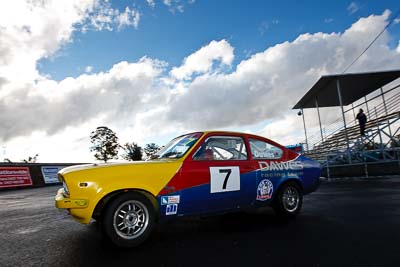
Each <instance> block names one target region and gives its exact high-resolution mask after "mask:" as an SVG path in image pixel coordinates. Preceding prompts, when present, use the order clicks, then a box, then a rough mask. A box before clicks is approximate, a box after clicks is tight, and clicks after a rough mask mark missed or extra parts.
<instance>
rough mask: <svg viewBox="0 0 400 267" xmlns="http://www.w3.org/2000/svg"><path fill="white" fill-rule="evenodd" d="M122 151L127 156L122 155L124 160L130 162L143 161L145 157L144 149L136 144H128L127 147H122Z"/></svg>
mask: <svg viewBox="0 0 400 267" xmlns="http://www.w3.org/2000/svg"><path fill="white" fill-rule="evenodd" d="M122 149H123V150H124V152H125V154H123V155H122V158H123V159H126V160H130V161H138V160H142V156H143V153H142V148H141V147H140V146H138V144H136V143H134V142H132V143H126V144H125V145H123V146H122Z"/></svg>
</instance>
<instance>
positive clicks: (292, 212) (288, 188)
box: [272, 182, 303, 219]
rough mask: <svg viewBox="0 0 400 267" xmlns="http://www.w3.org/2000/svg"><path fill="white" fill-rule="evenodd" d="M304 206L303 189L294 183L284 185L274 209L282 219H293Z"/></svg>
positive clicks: (276, 199)
mask: <svg viewBox="0 0 400 267" xmlns="http://www.w3.org/2000/svg"><path fill="white" fill-rule="evenodd" d="M302 204H303V194H302V190H301V188H300V187H299V186H298V185H297V184H296V183H294V182H289V183H287V184H284V185H283V186H282V187H281V189H280V190H279V192H278V194H277V196H276V197H275V199H274V203H273V206H272V207H273V208H274V210H275V212H276V214H277V215H278V216H279V217H280V218H281V219H292V218H294V217H296V215H297V214H298V213H299V212H300V209H301V206H302Z"/></svg>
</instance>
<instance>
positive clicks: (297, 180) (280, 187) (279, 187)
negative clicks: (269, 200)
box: [274, 178, 304, 199]
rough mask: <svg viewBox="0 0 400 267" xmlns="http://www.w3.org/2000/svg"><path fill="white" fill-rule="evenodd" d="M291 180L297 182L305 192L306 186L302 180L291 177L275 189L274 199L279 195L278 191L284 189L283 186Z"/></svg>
mask: <svg viewBox="0 0 400 267" xmlns="http://www.w3.org/2000/svg"><path fill="white" fill-rule="evenodd" d="M291 182H294V183H295V184H297V185H298V186H299V188H300V189H301V194H303V191H304V187H303V184H302V183H301V181H300V180H299V179H296V178H289V179H286V180H285V181H283V182H282V183H280V184H279V186H278V188H277V189H276V190H275V194H274V199H275V196H277V195H278V192H279V191H280V190H281V189H282V187H283V186H284V185H286V184H288V183H291Z"/></svg>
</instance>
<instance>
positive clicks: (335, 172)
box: [322, 162, 400, 178]
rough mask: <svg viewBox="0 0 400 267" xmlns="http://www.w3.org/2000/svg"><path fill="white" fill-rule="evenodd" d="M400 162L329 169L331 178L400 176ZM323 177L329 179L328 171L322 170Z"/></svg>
mask: <svg viewBox="0 0 400 267" xmlns="http://www.w3.org/2000/svg"><path fill="white" fill-rule="evenodd" d="M399 174H400V164H399V162H381V163H368V164H360V165H347V166H346V165H343V166H333V167H329V177H331V178H333V177H368V176H385V175H399ZM322 176H324V177H328V169H327V168H326V167H325V168H324V169H323V170H322Z"/></svg>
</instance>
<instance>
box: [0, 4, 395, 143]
mask: <svg viewBox="0 0 400 267" xmlns="http://www.w3.org/2000/svg"><path fill="white" fill-rule="evenodd" d="M389 14H390V12H388V11H385V12H384V13H383V14H382V15H371V16H369V17H366V18H361V19H359V20H358V21H357V22H355V23H354V24H353V25H351V27H349V28H348V29H347V30H345V31H344V32H342V33H340V32H337V33H322V32H319V33H314V34H309V33H306V34H302V35H300V36H298V37H297V38H296V39H295V40H293V41H291V42H283V43H280V44H277V45H275V46H272V47H269V48H267V49H266V50H264V51H262V52H259V53H256V54H253V55H252V56H251V57H250V58H248V59H246V60H242V61H241V62H240V63H239V64H238V65H237V66H236V67H235V68H233V67H232V62H233V59H234V48H233V46H232V45H231V44H230V43H229V42H228V41H226V40H220V41H211V42H210V43H209V44H207V45H205V46H203V47H201V48H200V49H199V50H197V51H196V52H194V53H192V54H191V55H188V56H187V57H186V58H185V59H184V60H183V61H182V64H181V65H180V66H177V67H172V68H171V67H169V66H168V64H167V62H162V61H159V60H156V59H151V58H148V57H144V58H142V59H140V60H139V61H137V62H120V63H117V64H115V65H114V66H113V67H112V68H111V69H110V70H108V71H106V72H100V73H90V74H82V75H81V76H79V77H77V78H66V79H64V80H62V81H60V82H57V81H54V80H51V79H50V78H47V77H44V76H40V75H36V76H34V77H33V78H32V77H25V78H24V79H22V80H24V81H25V82H24V83H21V82H18V80H19V79H17V78H15V77H13V76H12V75H3V76H2V75H0V76H2V78H0V87H1V89H0V96H1V97H0V123H1V125H2V126H1V127H2V130H1V135H0V139H1V140H3V141H8V142H9V143H12V142H14V141H13V140H14V139H15V138H18V137H22V136H27V137H28V138H27V139H26V140H30V139H29V138H33V137H32V132H37V133H40V135H39V136H57V135H60V136H64V138H70V139H69V142H74V143H75V144H76V143H79V142H78V141H74V140H75V139H76V140H77V139H79V138H78V136H77V135H78V133H79V130H76V131H75V134H76V135H75V136H74V137H68V134H66V133H67V132H68V129H70V128H71V127H74V129H83V128H80V127H81V126H82V127H89V126H90V127H95V126H97V125H98V124H101V125H108V126H111V127H112V128H113V130H115V131H116V132H118V133H120V134H121V135H122V136H123V137H124V138H135V139H133V140H135V141H137V142H140V140H146V138H152V137H155V136H159V135H168V134H171V133H177V132H179V133H182V132H185V131H192V130H202V129H210V128H216V129H222V128H230V129H235V128H239V127H250V126H251V125H255V124H257V125H260V124H265V125H266V126H265V127H262V129H261V130H260V131H259V133H261V134H264V135H267V136H269V137H273V138H274V139H275V138H276V139H277V140H278V141H281V142H292V141H295V140H296V139H298V138H302V137H301V136H299V133H302V124H301V119H299V117H297V116H296V114H295V112H293V111H291V108H292V107H293V105H294V104H295V103H296V101H297V100H298V99H299V98H300V97H301V96H302V95H303V94H304V93H305V92H306V91H307V90H308V89H309V88H310V87H311V86H312V85H313V84H314V83H315V82H316V81H317V79H318V78H319V77H320V76H321V75H324V74H332V73H340V72H341V71H343V69H344V68H345V67H346V66H347V65H348V64H349V63H350V62H351V61H352V60H353V59H354V57H355V56H356V55H358V54H359V53H360V52H361V51H362V50H363V49H364V48H365V47H366V45H367V44H368V43H369V41H370V40H372V38H373V37H375V36H376V34H377V33H378V32H379V31H380V30H381V29H382V28H383V27H384V26H385V25H386V23H387V20H388V17H389ZM78 21H79V19H78ZM72 25H73V22H72ZM70 27H71V23H70ZM67 28H68V27H67ZM0 36H1V37H0V38H4V37H3V35H0ZM68 36H69V35H68ZM390 37H391V36H390V35H389V33H388V32H385V33H384V34H383V35H382V36H381V38H379V39H378V40H377V42H376V43H375V44H374V45H373V46H372V47H371V48H370V49H369V50H368V51H367V52H366V53H365V54H364V55H363V57H361V58H360V60H359V61H358V62H357V63H356V64H355V65H354V66H353V67H352V69H351V71H352V72H356V71H376V70H383V69H394V68H399V67H400V54H399V53H398V52H397V51H396V48H391V47H390V46H389V39H390ZM69 38H70V37H66V39H65V40H69ZM4 40H7V41H8V42H11V40H9V39H7V38H4ZM28 40H29V39H28ZM0 44H2V43H1V42H0ZM59 45H60V44H59V42H58V43H57V42H56V43H55V44H54V46H55V48H53V50H52V51H54V49H56V48H57V47H58V46H59ZM5 48H6V46H5V47H4V48H3V50H4V49H5ZM0 51H1V50H0ZM43 51H44V52H43ZM43 51H42V52H41V53H39V52H37V53H36V54H35V57H34V58H31V59H30V60H31V62H32V63H31V64H32V65H33V67H32V68H33V71H36V68H35V62H36V60H37V59H38V58H41V57H44V56H45V55H48V54H49V53H50V52H49V51H50V50H43ZM3 53H4V54H5V55H9V56H11V61H10V62H13V60H14V59H13V58H12V54H11V55H10V54H8V53H6V52H3ZM1 59H2V60H3V61H6V60H10V59H9V58H7V57H1ZM0 66H1V65H0ZM0 73H1V74H3V72H0ZM36 74H37V73H36ZM333 113H334V112H326V113H324V112H323V111H322V116H323V120H324V121H327V120H328V119H329V118H331V117H332V116H333V115H332V114H333ZM334 115H338V114H334ZM311 118H312V117H311ZM93 122H95V123H93ZM309 123H311V124H310V125H309V126H310V127H315V126H316V124H317V122H316V120H311V122H309ZM285 125H286V126H285ZM84 129H85V130H81V132H83V133H82V134H81V135H88V134H89V133H90V131H91V130H93V129H87V128H84ZM29 136H30V137H29ZM35 138H38V137H35ZM60 138H61V137H60ZM81 138H82V136H81ZM31 140H37V139H34V138H33V139H31ZM57 140H60V139H57ZM150 140H151V139H150ZM63 141H64V142H65V140H63ZM127 141H131V140H127ZM53 142H55V141H53Z"/></svg>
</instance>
